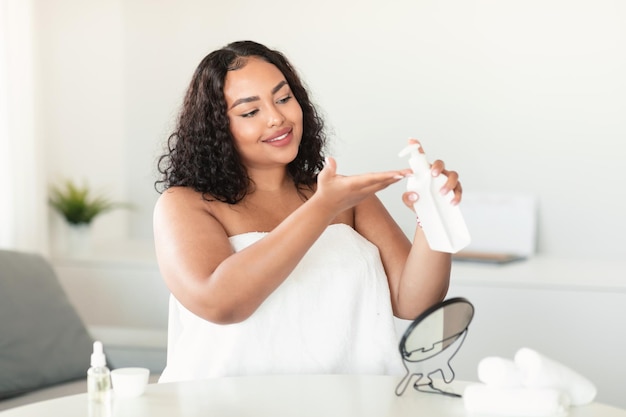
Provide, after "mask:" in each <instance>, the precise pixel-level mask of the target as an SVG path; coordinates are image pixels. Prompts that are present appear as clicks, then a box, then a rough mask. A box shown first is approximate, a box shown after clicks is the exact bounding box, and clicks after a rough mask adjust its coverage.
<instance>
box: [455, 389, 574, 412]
mask: <svg viewBox="0 0 626 417" xmlns="http://www.w3.org/2000/svg"><path fill="white" fill-rule="evenodd" d="M463 405H464V406H465V410H466V411H467V412H468V413H469V414H480V415H494V416H500V417H513V416H524V417H547V416H563V415H566V414H567V412H568V409H569V405H570V400H569V397H568V396H567V394H565V393H563V392H562V391H559V390H555V389H549V388H543V389H535V388H501V387H494V386H489V385H486V384H471V385H468V386H467V387H466V388H465V390H464V392H463Z"/></svg>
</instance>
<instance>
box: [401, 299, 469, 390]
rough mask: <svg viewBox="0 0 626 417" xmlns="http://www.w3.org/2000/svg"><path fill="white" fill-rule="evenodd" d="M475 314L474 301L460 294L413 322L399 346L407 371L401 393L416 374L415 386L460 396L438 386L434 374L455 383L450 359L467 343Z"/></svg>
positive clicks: (433, 307)
mask: <svg viewBox="0 0 626 417" xmlns="http://www.w3.org/2000/svg"><path fill="white" fill-rule="evenodd" d="M473 317H474V306H473V305H472V303H470V302H469V301H467V300H466V299H465V298H461V297H456V298H450V299H448V300H444V301H442V302H440V303H437V304H435V305H434V306H432V307H430V308H429V309H427V310H426V311H425V312H423V313H422V314H420V315H419V316H418V317H417V318H416V319H415V320H413V322H411V324H410V325H409V327H408V328H407V329H406V331H405V332H404V335H403V336H402V339H401V340H400V345H399V347H400V355H402V360H403V361H404V367H405V368H406V371H407V373H406V375H405V376H404V378H403V379H402V380H401V381H400V383H399V384H398V387H397V388H396V394H397V395H402V394H403V393H404V391H405V390H406V388H407V386H408V385H409V383H410V382H411V380H412V379H413V377H414V376H415V377H417V380H416V381H415V383H414V384H413V386H414V388H415V389H417V390H418V391H423V392H431V393H439V394H447V395H453V396H460V395H459V394H454V393H450V392H446V391H444V390H442V389H440V388H438V387H436V386H435V385H434V383H433V380H432V379H431V375H434V374H435V373H441V376H442V377H443V380H444V382H446V383H448V384H449V383H450V382H452V380H453V379H454V371H453V370H452V367H451V366H450V360H451V359H452V357H453V356H454V355H455V354H456V352H457V351H458V350H459V348H460V347H461V345H462V344H463V340H465V336H466V335H467V329H468V327H469V324H470V322H471V321H472V318H473Z"/></svg>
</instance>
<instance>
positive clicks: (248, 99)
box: [229, 80, 287, 110]
mask: <svg viewBox="0 0 626 417" xmlns="http://www.w3.org/2000/svg"><path fill="white" fill-rule="evenodd" d="M286 84H287V81H285V80H282V81H281V82H279V83H278V84H276V86H275V87H274V88H272V94H276V93H277V92H278V91H279V90H280V89H281V88H283V86H284V85H286ZM257 100H259V96H250V97H243V98H239V99H237V100H235V102H234V103H233V105H232V106H230V109H232V108H234V107H236V106H238V105H240V104H243V103H250V102H252V101H257ZM230 109H229V110H230Z"/></svg>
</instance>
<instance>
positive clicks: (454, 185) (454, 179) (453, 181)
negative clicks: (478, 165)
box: [402, 159, 463, 210]
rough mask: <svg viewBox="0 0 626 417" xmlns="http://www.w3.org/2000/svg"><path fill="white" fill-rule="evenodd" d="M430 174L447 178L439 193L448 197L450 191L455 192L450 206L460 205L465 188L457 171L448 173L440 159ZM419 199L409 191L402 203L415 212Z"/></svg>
mask: <svg viewBox="0 0 626 417" xmlns="http://www.w3.org/2000/svg"><path fill="white" fill-rule="evenodd" d="M430 173H431V174H432V176H433V177H438V176H439V175H441V174H443V175H445V176H446V177H447V181H446V182H445V184H444V185H443V186H442V187H441V189H440V190H439V192H440V193H441V194H442V195H446V194H448V193H449V192H450V191H453V192H454V197H453V198H452V200H451V201H450V204H453V205H457V204H459V203H460V202H461V196H462V194H463V187H461V182H460V181H459V174H458V173H457V172H456V171H448V170H447V169H446V166H445V163H444V162H443V161H442V160H440V159H438V160H436V161H435V162H433V163H432V164H431V166H430ZM418 199H419V195H418V194H417V193H416V192H413V191H407V192H405V193H403V194H402V202H404V204H405V205H406V206H407V207H409V208H410V209H411V210H414V209H413V204H415V203H416V202H417V200H418Z"/></svg>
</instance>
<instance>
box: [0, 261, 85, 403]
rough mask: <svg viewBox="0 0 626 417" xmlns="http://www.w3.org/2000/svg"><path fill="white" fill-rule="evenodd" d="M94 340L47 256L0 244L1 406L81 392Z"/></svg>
mask: <svg viewBox="0 0 626 417" xmlns="http://www.w3.org/2000/svg"><path fill="white" fill-rule="evenodd" d="M92 346H93V339H92V338H91V336H90V335H89V332H88V331H87V328H86V326H85V325H84V323H83V322H82V321H81V319H80V317H79V316H78V313H77V312H76V310H75V309H74V307H73V306H72V305H71V303H70V301H69V300H68V298H67V296H66V294H65V292H64V290H63V288H62V287H61V284H60V283H59V281H58V279H57V277H56V274H55V273H54V271H53V269H52V267H51V265H50V264H49V262H48V261H47V260H46V259H45V258H43V257H42V256H40V255H37V254H33V253H24V252H17V251H10V250H0V410H5V409H7V408H12V407H16V406H19V405H23V404H27V403H30V402H34V401H41V400H44V399H49V398H54V397H59V396H64V395H70V394H77V393H81V392H85V391H86V389H87V385H86V374H87V369H88V368H89V360H90V355H91V351H92Z"/></svg>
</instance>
